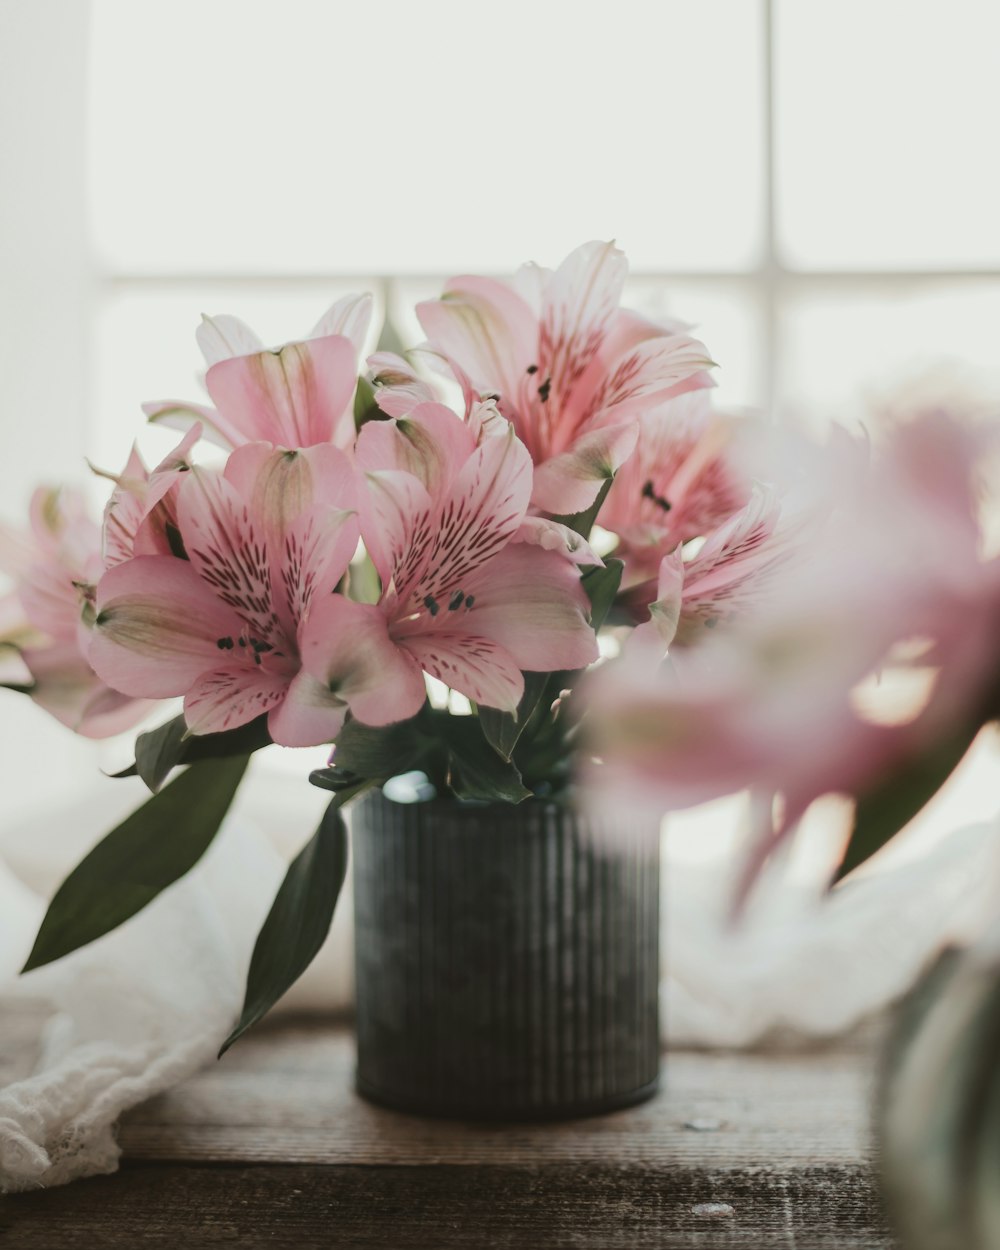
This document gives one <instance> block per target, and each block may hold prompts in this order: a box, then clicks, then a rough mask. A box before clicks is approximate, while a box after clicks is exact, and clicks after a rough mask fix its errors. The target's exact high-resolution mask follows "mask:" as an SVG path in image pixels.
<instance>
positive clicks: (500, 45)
mask: <svg viewBox="0 0 1000 1250" xmlns="http://www.w3.org/2000/svg"><path fill="white" fill-rule="evenodd" d="M93 7H94V31H93V41H92V58H91V69H92V79H91V98H90V123H91V151H92V161H93V168H92V200H93V210H94V213H93V216H94V226H95V230H96V237H97V242H98V245H99V248H100V250H101V252H102V253H103V254H104V256H105V258H106V260H107V262H108V264H109V265H110V267H111V268H112V269H114V270H122V271H130V272H143V271H146V272H148V271H170V272H176V271H193V272H204V271H210V272H341V273H354V272H358V271H364V270H368V271H375V272H379V273H391V272H410V273H415V272H421V273H436V272H455V271H462V270H466V269H468V268H470V267H473V268H477V269H491V268H492V269H496V270H497V271H503V270H506V269H508V268H511V267H513V266H515V265H517V264H519V263H520V262H522V261H524V260H528V259H531V258H534V259H537V260H539V261H541V262H544V263H550V264H551V263H554V262H556V261H558V260H559V259H561V257H562V256H563V255H564V254H565V253H566V252H567V251H569V249H570V248H571V247H573V246H574V245H575V244H576V243H578V242H582V241H584V240H585V239H589V238H610V237H615V238H617V239H618V240H619V242H620V243H621V245H622V246H623V247H624V248H625V249H626V251H627V252H628V253H629V255H630V256H631V258H632V260H633V263H634V264H635V265H636V266H638V267H641V268H653V269H663V268H677V267H683V268H706V267H708V268H713V269H716V268H732V267H740V266H743V265H746V264H748V263H750V262H751V261H752V259H753V258H754V256H755V253H756V247H757V239H758V235H759V201H760V170H759V167H760V150H761V144H760V132H759V120H760V107H759V105H760V96H761V88H760V78H759V74H760V61H761V57H760V34H761V32H760V6H759V3H758V2H757V0H700V3H698V4H696V5H695V4H690V3H686V2H685V0H618V2H617V3H616V4H614V5H613V6H610V7H606V6H603V5H573V4H570V3H559V4H557V3H550V4H540V3H538V2H537V0H506V3H504V4H502V5H490V6H487V5H481V4H470V3H468V0H425V3H423V4H412V3H408V2H407V0H382V2H381V3H379V4H346V3H328V2H326V0H285V2H284V3H283V4H282V5H281V6H280V7H275V5H274V4H273V3H271V0H212V3H209V4H206V3H204V0H172V3H170V4H136V3H135V0H94V5H93ZM720 31H725V38H724V39H722V38H719V32H720Z"/></svg>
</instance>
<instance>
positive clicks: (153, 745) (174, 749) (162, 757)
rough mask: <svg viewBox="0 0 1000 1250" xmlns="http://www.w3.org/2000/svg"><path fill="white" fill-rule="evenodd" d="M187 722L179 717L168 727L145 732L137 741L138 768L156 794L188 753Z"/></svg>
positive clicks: (136, 757) (168, 724)
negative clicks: (172, 770) (186, 746)
mask: <svg viewBox="0 0 1000 1250" xmlns="http://www.w3.org/2000/svg"><path fill="white" fill-rule="evenodd" d="M186 733H187V722H186V721H185V720H184V717H183V716H175V717H174V719H173V720H168V721H167V723H166V724H165V725H158V726H157V728H156V729H150V730H149V731H148V732H147V733H142V734H140V735H139V737H138V738H136V740H135V769H136V772H137V773H138V774H139V776H140V777H141V778H142V779H143V781H144V782H145V783H146V785H147V786H149V788H150V790H152V792H153V793H154V794H155V793H156V792H157V790H159V788H160V786H162V785H163V783H164V782H165V781H166V779H167V777H168V775H169V773H170V770H171V769H172V768H173V767H174V765H175V764H178V763H180V758H181V756H182V754H183V753H184V736H185V734H186Z"/></svg>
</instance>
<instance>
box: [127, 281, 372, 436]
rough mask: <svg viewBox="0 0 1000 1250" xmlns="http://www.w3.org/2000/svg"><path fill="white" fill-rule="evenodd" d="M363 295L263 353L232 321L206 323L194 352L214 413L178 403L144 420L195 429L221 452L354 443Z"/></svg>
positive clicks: (149, 407)
mask: <svg viewBox="0 0 1000 1250" xmlns="http://www.w3.org/2000/svg"><path fill="white" fill-rule="evenodd" d="M371 303H372V301H371V296H370V295H347V296H345V297H344V298H343V299H341V300H338V301H337V302H336V303H335V304H334V305H333V306H332V307H331V308H330V309H328V311H327V312H326V313H324V315H323V316H322V317H321V318H320V320H319V321H318V322H317V323H316V325H315V326H314V327H313V329H312V331H311V332H310V334H309V335H308V336H307V337H306V338H305V339H304V340H302V341H297V342H292V343H287V344H285V346H284V347H280V348H278V349H276V350H271V349H269V348H267V347H265V345H264V343H263V342H262V341H261V340H260V338H258V336H257V335H256V334H255V333H254V331H253V330H251V329H250V327H249V326H247V325H245V324H244V323H243V322H242V321H240V320H239V318H238V317H231V316H221V317H205V318H204V319H203V321H202V324H201V326H199V328H198V334H197V337H198V345H199V346H200V348H201V351H202V355H203V356H204V357H205V363H206V365H207V366H208V372H207V373H206V375H205V385H206V387H207V388H208V393H209V396H210V397H211V400H212V403H213V404H214V405H215V406H214V407H210V406H208V405H205V404H193V403H188V402H186V401H184V400H161V401H158V402H156V403H150V404H144V405H143V411H144V412H145V413H146V415H147V416H148V417H149V419H150V421H153V422H156V423H158V424H160V425H166V426H170V427H172V428H175V429H181V430H187V429H188V428H190V427H191V426H192V425H193V424H195V423H200V424H201V425H202V427H203V428H204V431H205V436H206V437H207V438H209V439H211V441H212V442H215V443H218V444H219V445H220V446H222V447H227V448H234V447H242V446H244V445H245V444H246V443H255V442H268V443H272V444H273V445H274V446H276V447H288V448H293V449H294V448H301V447H315V446H318V445H321V444H324V443H333V444H334V445H335V446H337V447H341V448H344V449H349V448H350V447H351V445H352V444H353V442H354V415H353V399H354V391H355V387H356V385H357V376H358V358H359V356H360V354H361V351H362V350H363V345H364V340H365V336H366V334H367V331H368V323H369V321H370V319H371Z"/></svg>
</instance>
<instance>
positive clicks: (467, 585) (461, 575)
mask: <svg viewBox="0 0 1000 1250" xmlns="http://www.w3.org/2000/svg"><path fill="white" fill-rule="evenodd" d="M355 459H356V462H357V464H358V466H359V469H360V470H361V471H362V472H363V473H364V480H365V487H364V489H363V490H362V492H361V500H360V509H361V531H362V536H363V538H364V541H365V545H366V547H367V549H368V551H369V553H370V555H371V558H372V560H373V562H374V564H375V567H376V569H377V570H378V574H379V576H380V578H381V582H382V594H381V597H380V599H379V602H378V604H375V605H367V606H365V607H363V608H362V607H361V605H355V606H356V607H357V608H358V609H359V610H360V611H363V612H364V614H365V619H364V621H361V620H360V618H359V621H358V624H357V627H356V630H355V631H354V632H353V633H351V634H350V635H348V634H347V633H345V631H344V630H343V629H341V628H339V624H340V616H341V614H342V613H343V607H342V606H341V603H340V601H339V600H327V601H326V602H325V603H324V604H323V605H322V607H321V609H320V610H319V611H318V612H317V613H314V614H313V615H312V616H311V618H310V620H309V621H308V623H307V625H306V629H305V636H304V640H303V662H304V665H305V667H306V669H307V670H308V671H309V672H310V673H311V675H312V676H313V678H314V679H315V681H316V682H317V684H318V685H319V686H320V687H322V686H324V685H326V684H328V683H329V680H330V676H331V673H332V672H333V671H334V670H336V669H338V668H339V666H342V665H343V663H344V662H345V656H346V655H347V653H348V652H349V651H350V650H351V649H353V648H355V647H359V646H361V645H364V646H365V647H368V648H370V649H371V651H372V653H373V654H375V653H379V654H382V653H384V651H385V648H386V647H387V646H388V647H390V648H391V649H392V650H393V651H394V652H395V655H396V657H397V658H396V661H395V664H396V670H397V671H398V670H399V669H400V666H402V669H404V670H405V671H406V673H407V674H408V675H407V676H406V678H405V680H404V679H403V678H402V677H401V676H398V677H397V678H396V680H397V682H398V695H399V700H400V703H401V704H405V706H406V709H407V712H406V714H407V715H413V714H414V713H415V712H416V711H418V710H419V708H420V706H421V704H422V703H423V700H424V678H423V674H424V673H429V674H430V675H431V676H433V677H436V678H438V679H440V680H441V681H443V682H444V683H445V684H446V685H448V686H450V687H451V688H452V689H454V690H457V691H459V692H460V693H462V694H464V695H466V696H467V697H468V698H469V699H471V700H473V701H474V702H475V703H479V704H482V705H484V706H487V707H495V708H502V709H505V710H508V711H513V710H514V709H515V708H516V707H517V704H518V701H519V700H520V698H521V695H522V693H523V690H524V678H523V676H522V670H525V671H543V672H546V671H554V670H560V669H578V668H583V667H584V666H586V665H587V664H589V663H591V662H592V661H593V660H595V659H596V658H597V643H596V638H595V636H594V632H593V630H592V629H591V628H590V625H589V623H588V620H587V611H588V603H587V599H586V595H585V594H584V592H583V589H582V587H581V585H580V577H579V571H578V568H577V563H576V562H579V561H580V560H583V561H586V560H588V559H596V557H594V556H593V555H592V553H590V554H588V552H587V551H581V550H579V549H574V550H570V548H571V547H573V546H574V544H573V543H572V542H571V541H570V539H569V538H568V537H567V535H566V533H565V532H564V530H563V527H561V526H551V527H550V528H546V526H547V524H548V523H543V526H542V528H541V529H539V528H537V527H531V526H529V527H528V529H525V528H524V526H525V520H526V513H527V510H528V504H529V501H530V497H531V480H532V473H531V458H530V457H529V455H528V453H527V451H526V449H525V447H524V446H523V444H522V443H521V442H520V441H519V439H518V438H517V437H516V435H515V433H514V430H513V428H512V427H511V426H510V425H509V424H508V423H507V422H506V421H504V420H502V419H499V418H498V417H497V414H496V412H495V410H494V409H493V408H492V406H491V405H483V406H482V408H481V409H480V410H477V411H476V412H474V413H473V414H472V416H471V418H470V421H469V422H465V421H462V420H461V419H460V418H459V417H457V416H456V415H455V414H454V413H453V412H451V411H450V410H449V409H447V408H445V407H444V406H443V405H441V404H434V403H426V404H421V405H418V406H417V407H416V408H415V409H414V410H413V412H412V413H411V414H410V415H409V416H407V417H405V418H399V419H396V420H391V421H381V422H372V423H370V424H368V425H366V426H365V427H364V428H363V429H362V431H361V434H360V435H359V437H358V443H357V448H356V451H355ZM543 531H544V532H543ZM588 551H589V549H588ZM355 615H356V616H358V615H359V613H358V612H356V613H355Z"/></svg>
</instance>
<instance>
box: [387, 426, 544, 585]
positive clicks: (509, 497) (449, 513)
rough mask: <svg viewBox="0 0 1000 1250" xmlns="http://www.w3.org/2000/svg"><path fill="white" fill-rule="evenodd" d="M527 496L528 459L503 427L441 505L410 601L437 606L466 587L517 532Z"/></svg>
mask: <svg viewBox="0 0 1000 1250" xmlns="http://www.w3.org/2000/svg"><path fill="white" fill-rule="evenodd" d="M530 495H531V457H530V456H529V455H528V451H527V449H526V448H525V446H524V444H523V443H522V442H521V441H520V440H519V439H518V438H517V437H516V436H515V434H514V427H513V426H511V425H508V426H507V433H506V435H505V436H500V437H496V438H485V439H484V440H483V442H482V443H481V444H480V445H479V447H477V448H476V450H475V451H474V452H473V454H472V455H471V456H470V457H469V459H468V460H467V461H466V463H465V465H464V467H463V468H462V471H461V472H460V473H459V475H458V477H457V478H456V479H455V482H454V485H453V486H452V488H451V491H450V492H449V493H448V495H447V497H446V498H445V499H444V500H443V502H442V503H441V505H440V507H439V509H438V512H437V515H436V517H435V526H434V533H433V535H432V536H431V542H430V544H429V546H428V548H427V551H426V557H425V559H424V561H423V567H422V569H421V570H420V574H419V576H418V577H417V579H416V581H415V583H414V585H413V587H412V590H411V592H410V596H411V599H412V600H413V601H419V602H420V603H424V602H426V600H427V599H428V598H433V599H434V600H437V601H439V602H440V601H444V600H446V599H447V598H448V597H450V595H452V594H454V592H455V591H456V590H461V589H463V588H465V587H467V585H468V583H469V581H470V579H471V577H472V575H473V573H474V572H475V570H476V569H478V568H479V567H480V566H481V565H483V564H484V563H486V562H487V561H490V560H491V559H492V558H493V557H494V556H496V554H497V553H498V552H500V551H501V550H502V549H503V547H504V546H505V545H506V544H507V543H508V542H510V540H511V539H512V538H513V537H514V535H515V534H516V533H517V531H518V529H519V528H520V525H521V522H522V521H523V520H524V514H525V512H526V511H527V509H528V502H529V498H530ZM403 593H404V591H403V589H402V587H401V589H400V595H403Z"/></svg>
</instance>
